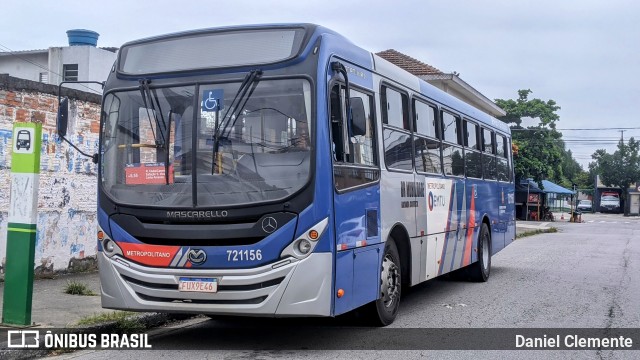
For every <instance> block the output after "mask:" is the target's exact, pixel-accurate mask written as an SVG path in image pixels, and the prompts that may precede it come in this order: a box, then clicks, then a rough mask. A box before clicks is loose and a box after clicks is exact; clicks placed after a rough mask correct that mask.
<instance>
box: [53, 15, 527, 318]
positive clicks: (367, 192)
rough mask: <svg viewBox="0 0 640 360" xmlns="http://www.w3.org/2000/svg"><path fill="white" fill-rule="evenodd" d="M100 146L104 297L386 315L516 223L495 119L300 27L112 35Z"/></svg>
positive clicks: (481, 258) (230, 309)
mask: <svg viewBox="0 0 640 360" xmlns="http://www.w3.org/2000/svg"><path fill="white" fill-rule="evenodd" d="M62 126H64V124H63V125H61V127H62ZM61 131H64V129H61ZM97 160H98V161H99V180H98V200H99V201H98V204H99V205H98V223H99V229H98V233H97V238H98V250H99V252H98V261H99V268H100V278H101V284H102V289H101V292H102V305H103V307H105V308H111V309H123V310H132V311H158V312H171V313H179V312H183V313H203V314H210V315H213V314H233V315H259V316H275V317H288V316H337V315H340V314H343V313H346V312H348V311H350V310H353V309H356V308H360V307H362V306H366V308H367V309H368V311H369V312H370V315H371V319H372V320H373V321H374V322H375V323H377V324H380V325H387V324H390V323H391V322H392V321H393V320H394V319H395V317H396V315H397V313H398V309H399V304H400V299H401V294H402V291H403V290H404V289H406V288H407V287H408V286H412V285H415V284H418V283H420V282H423V281H426V280H430V279H433V278H435V277H437V276H440V275H443V274H446V273H449V272H452V271H454V270H458V269H461V268H464V269H463V270H461V271H462V272H465V273H467V274H468V276H469V277H471V278H473V279H475V280H478V281H486V280H487V279H488V277H489V273H490V268H491V256H492V255H493V254H495V253H496V252H498V251H500V250H501V249H503V248H504V247H505V246H506V245H508V244H509V243H510V242H511V241H513V239H514V237H515V222H514V217H515V216H514V182H513V166H512V157H511V139H510V131H509V128H508V127H507V126H506V124H504V123H503V122H501V121H499V120H497V119H495V118H493V117H491V116H489V115H487V114H485V113H483V112H481V111H479V110H477V109H475V108H473V107H471V106H469V105H467V104H465V103H463V102H461V101H459V100H457V99H455V98H453V97H452V96H450V95H448V94H446V93H444V92H442V91H440V90H438V89H436V88H435V87H433V86H431V85H429V84H427V83H426V82H424V81H423V80H421V79H419V78H417V77H415V76H413V75H411V74H409V73H408V72H406V71H404V70H402V69H400V68H398V67H396V66H394V65H392V64H391V63H389V62H387V61H385V60H383V59H382V58H380V57H378V56H376V55H375V54H372V53H371V52H368V51H366V50H363V49H361V48H359V47H357V46H355V45H353V44H352V43H351V42H349V41H348V40H347V39H345V38H344V37H343V36H341V35H339V34H337V33H335V32H333V31H331V30H328V29H326V28H324V27H321V26H317V25H312V24H282V25H259V26H241V27H227V28H216V29H205V30H198V31H189V32H182V33H177V34H169V35H164V36H158V37H153V38H148V39H143V40H139V41H133V42H129V43H126V44H124V45H123V46H122V48H121V49H120V52H119V56H118V59H117V61H116V64H115V65H114V67H113V70H112V72H111V74H110V75H109V78H108V80H107V82H106V84H105V89H104V95H103V104H102V117H101V134H100V147H99V155H98V156H97Z"/></svg>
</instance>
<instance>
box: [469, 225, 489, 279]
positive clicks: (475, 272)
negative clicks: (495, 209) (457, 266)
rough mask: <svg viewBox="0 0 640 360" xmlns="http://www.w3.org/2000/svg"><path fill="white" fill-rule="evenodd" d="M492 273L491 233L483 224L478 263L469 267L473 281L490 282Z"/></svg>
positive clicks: (479, 237) (479, 238)
mask: <svg viewBox="0 0 640 360" xmlns="http://www.w3.org/2000/svg"><path fill="white" fill-rule="evenodd" d="M490 272H491V232H490V231H489V226H487V224H486V223H482V227H481V228H480V235H479V236H478V261H476V262H475V263H473V264H472V265H471V266H470V267H469V275H470V277H471V279H472V280H473V281H477V282H485V281H487V280H489V274H490Z"/></svg>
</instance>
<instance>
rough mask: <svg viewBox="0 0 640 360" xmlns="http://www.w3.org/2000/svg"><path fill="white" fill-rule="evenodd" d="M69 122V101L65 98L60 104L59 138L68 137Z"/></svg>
mask: <svg viewBox="0 0 640 360" xmlns="http://www.w3.org/2000/svg"><path fill="white" fill-rule="evenodd" d="M68 122H69V99H68V98H64V99H62V100H61V101H60V103H59V104H58V120H57V131H58V136H61V137H65V136H67V126H68Z"/></svg>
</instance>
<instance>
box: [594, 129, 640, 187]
mask: <svg viewBox="0 0 640 360" xmlns="http://www.w3.org/2000/svg"><path fill="white" fill-rule="evenodd" d="M639 152H640V141H636V140H635V139H634V138H631V139H629V142H628V143H627V144H625V143H624V141H622V140H620V142H618V150H616V151H615V152H614V153H613V154H609V153H607V151H606V150H604V149H599V150H596V152H595V153H593V155H591V157H592V158H593V160H594V162H592V163H590V164H589V169H590V170H592V171H593V172H594V173H597V174H599V175H600V180H601V181H602V183H603V184H605V185H606V186H610V187H618V188H620V189H621V190H622V196H623V198H624V197H625V196H626V193H627V189H628V188H629V186H630V185H631V184H633V183H635V182H637V181H640V156H639V155H638V153H639Z"/></svg>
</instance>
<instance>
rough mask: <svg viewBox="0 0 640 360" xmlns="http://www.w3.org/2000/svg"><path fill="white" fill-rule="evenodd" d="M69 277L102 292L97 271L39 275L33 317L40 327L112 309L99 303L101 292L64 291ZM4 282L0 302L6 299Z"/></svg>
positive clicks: (58, 325) (60, 325)
mask: <svg viewBox="0 0 640 360" xmlns="http://www.w3.org/2000/svg"><path fill="white" fill-rule="evenodd" d="M70 281H74V282H79V283H83V284H85V285H86V286H87V287H88V288H90V289H91V290H92V291H93V292H94V293H95V294H100V278H99V276H98V272H90V273H81V274H70V275H60V276H57V277H56V278H55V279H37V280H35V281H34V282H33V304H32V307H31V308H32V311H31V321H32V322H33V323H35V325H36V326H38V327H50V328H51V327H52V328H65V327H72V326H74V325H76V324H77V322H78V321H80V319H82V318H84V317H87V316H91V315H95V314H99V313H104V312H110V311H112V310H106V309H103V308H102V307H101V306H100V296H99V295H98V296H81V295H69V294H65V293H64V290H65V287H66V286H67V283H68V282H70ZM3 296H4V282H3V283H0V304H2V303H3Z"/></svg>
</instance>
